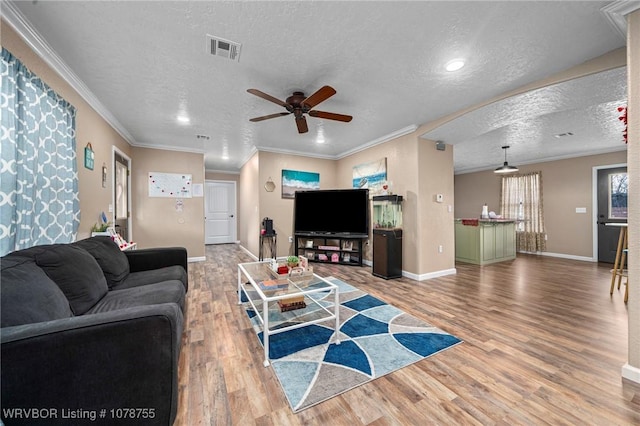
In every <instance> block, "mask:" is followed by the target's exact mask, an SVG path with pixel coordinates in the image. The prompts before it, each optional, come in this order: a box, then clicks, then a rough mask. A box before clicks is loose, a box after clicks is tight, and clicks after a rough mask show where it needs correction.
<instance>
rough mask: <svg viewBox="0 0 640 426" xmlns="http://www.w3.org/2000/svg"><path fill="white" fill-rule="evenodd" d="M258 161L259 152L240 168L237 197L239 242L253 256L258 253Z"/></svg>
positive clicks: (259, 217)
mask: <svg viewBox="0 0 640 426" xmlns="http://www.w3.org/2000/svg"><path fill="white" fill-rule="evenodd" d="M259 162H260V153H255V154H254V155H253V156H252V157H251V158H250V159H249V161H247V162H246V163H245V164H244V165H243V166H242V168H241V169H240V185H239V189H238V199H239V205H240V211H239V212H238V221H239V222H240V233H239V234H238V235H239V240H240V244H241V245H242V246H243V247H244V248H246V249H247V250H248V251H249V252H251V253H253V254H254V255H255V256H257V255H258V241H259V239H260V220H261V216H260V199H259V188H260V185H259V182H258V174H259Z"/></svg>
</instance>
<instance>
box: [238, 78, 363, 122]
mask: <svg viewBox="0 0 640 426" xmlns="http://www.w3.org/2000/svg"><path fill="white" fill-rule="evenodd" d="M247 92H249V93H251V94H252V95H256V96H258V97H259V98H262V99H265V100H267V101H270V102H273V103H274V104H278V105H280V106H282V107H284V108H285V109H286V110H287V112H278V113H275V114H269V115H263V116H262V117H255V118H252V119H250V120H249V121H252V122H254V123H255V122H257V121H262V120H268V119H270V118H276V117H282V116H285V115H289V114H293V116H294V117H295V120H296V126H297V127H298V133H306V132H308V131H309V128H308V127H307V119H306V118H305V117H304V114H309V115H310V116H311V117H316V118H326V119H328V120H336V121H343V122H345V123H348V122H349V121H351V119H352V118H353V117H352V116H350V115H344V114H336V113H333V112H326V111H317V110H314V109H312V108H313V107H315V106H316V105H318V104H319V103H320V102H323V101H325V100H327V99H329V98H330V97H331V96H333V95H335V94H336V91H335V89H334V88H333V87H331V86H322V87H321V88H320V89H318V90H317V91H316V92H315V93H314V94H313V95H311V96H308V97H306V96H305V95H304V93H303V92H293V94H292V95H291V96H289V97H288V98H287V99H286V100H285V101H284V102H283V101H281V100H280V99H277V98H274V97H273V96H271V95H267V94H266V93H264V92H261V91H260V90H258V89H247Z"/></svg>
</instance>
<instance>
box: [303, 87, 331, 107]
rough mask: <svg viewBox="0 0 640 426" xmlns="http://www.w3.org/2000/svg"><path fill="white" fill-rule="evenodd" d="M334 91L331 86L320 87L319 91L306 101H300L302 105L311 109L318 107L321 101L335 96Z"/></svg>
mask: <svg viewBox="0 0 640 426" xmlns="http://www.w3.org/2000/svg"><path fill="white" fill-rule="evenodd" d="M335 94H336V91H335V89H334V88H333V87H331V86H322V87H321V88H320V89H318V90H317V91H316V93H314V94H313V95H311V96H309V97H308V98H307V99H305V100H304V101H302V105H304V106H306V107H308V108H313V107H314V106H316V105H318V104H319V103H320V102H322V101H326V100H327V99H329V98H330V97H331V96H333V95H335Z"/></svg>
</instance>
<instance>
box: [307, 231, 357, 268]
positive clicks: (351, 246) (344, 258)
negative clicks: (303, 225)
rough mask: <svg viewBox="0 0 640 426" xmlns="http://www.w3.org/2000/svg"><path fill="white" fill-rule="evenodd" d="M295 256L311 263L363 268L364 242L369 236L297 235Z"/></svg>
mask: <svg viewBox="0 0 640 426" xmlns="http://www.w3.org/2000/svg"><path fill="white" fill-rule="evenodd" d="M294 235H295V237H294V242H295V249H294V250H295V251H294V252H295V254H296V256H304V257H306V258H308V259H309V262H318V263H337V264H340V265H354V266H356V265H357V266H362V255H363V253H362V242H363V241H364V240H366V239H367V238H368V237H369V236H368V235H359V234H357V235H355V234H353V235H352V234H324V233H295V234H294Z"/></svg>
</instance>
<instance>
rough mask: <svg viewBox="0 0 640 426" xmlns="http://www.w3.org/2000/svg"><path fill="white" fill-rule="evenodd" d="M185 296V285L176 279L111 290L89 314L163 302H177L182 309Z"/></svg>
mask: <svg viewBox="0 0 640 426" xmlns="http://www.w3.org/2000/svg"><path fill="white" fill-rule="evenodd" d="M184 296H185V290H184V285H183V284H182V282H180V281H176V280H173V281H164V282H159V283H155V284H149V285H143V286H140V287H133V288H125V289H122V290H111V291H110V292H109V293H107V295H106V296H105V297H103V298H102V299H101V300H100V301H99V302H98V303H96V305H95V306H94V307H92V308H91V309H90V310H89V311H88V312H87V314H97V313H100V312H108V311H115V310H118V309H125V308H131V307H135V306H147V305H158V304H161V303H176V304H177V305H178V306H180V309H181V310H184Z"/></svg>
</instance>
